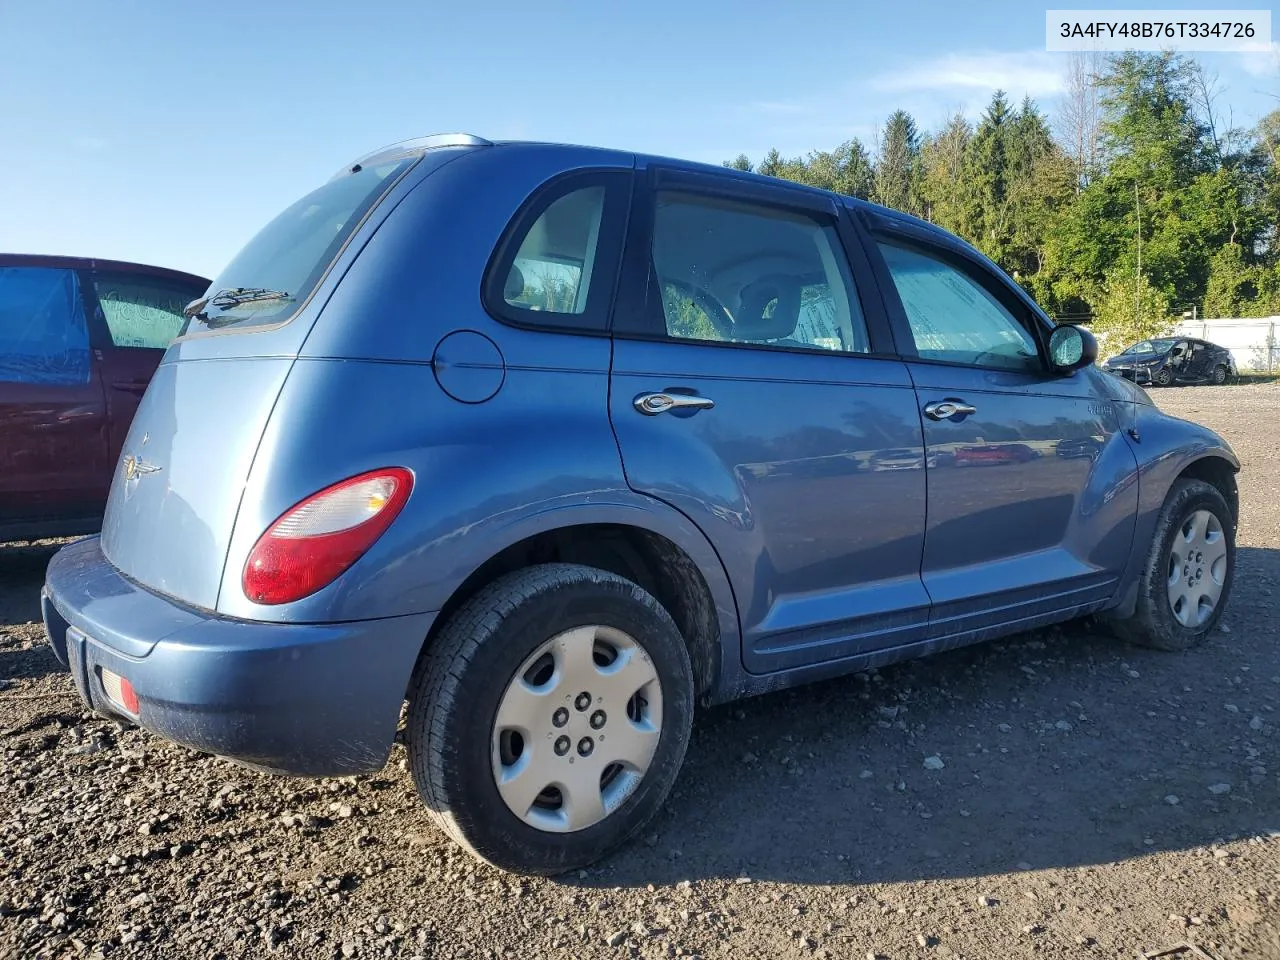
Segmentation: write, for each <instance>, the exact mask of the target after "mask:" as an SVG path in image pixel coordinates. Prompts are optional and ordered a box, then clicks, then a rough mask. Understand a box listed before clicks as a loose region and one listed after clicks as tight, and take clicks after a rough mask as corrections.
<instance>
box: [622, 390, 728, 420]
mask: <svg viewBox="0 0 1280 960" xmlns="http://www.w3.org/2000/svg"><path fill="white" fill-rule="evenodd" d="M715 405H716V402H715V401H714V400H712V399H711V398H710V397H692V396H689V395H688V394H686V393H642V394H640V396H638V397H636V398H635V400H633V401H632V406H634V407H635V408H636V409H637V410H639V411H640V412H641V413H643V414H644V415H645V416H646V417H656V416H657V415H658V414H660V413H666V412H667V411H668V410H710V409H711V408H712V407H714V406H715Z"/></svg>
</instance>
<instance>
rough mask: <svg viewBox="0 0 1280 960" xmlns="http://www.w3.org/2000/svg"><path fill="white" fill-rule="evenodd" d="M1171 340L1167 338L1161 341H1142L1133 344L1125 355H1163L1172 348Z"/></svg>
mask: <svg viewBox="0 0 1280 960" xmlns="http://www.w3.org/2000/svg"><path fill="white" fill-rule="evenodd" d="M1173 343H1174V341H1173V339H1172V338H1167V339H1163V340H1143V341H1142V342H1141V343H1135V344H1134V345H1133V346H1132V347H1130V348H1129V349H1128V350H1126V351H1125V353H1164V352H1165V351H1166V350H1168V349H1169V348H1170V347H1172V346H1173Z"/></svg>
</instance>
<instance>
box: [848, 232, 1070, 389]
mask: <svg viewBox="0 0 1280 960" xmlns="http://www.w3.org/2000/svg"><path fill="white" fill-rule="evenodd" d="M921 233H923V231H916V230H911V231H908V230H905V229H904V230H898V229H889V228H886V227H885V226H884V225H883V223H881V224H877V225H876V227H875V228H872V229H870V230H868V231H867V239H868V241H869V242H868V243H867V246H868V247H869V248H870V249H868V251H867V256H868V258H870V259H871V262H872V269H873V270H874V271H875V273H876V276H877V279H878V280H879V286H880V289H881V292H882V295H883V297H884V301H885V307H886V309H887V311H888V314H889V318H890V322H891V324H892V326H893V330H894V337H895V339H896V341H897V343H898V347H899V350H898V352H899V354H900V355H901V357H902V359H904V360H909V361H910V362H912V363H927V364H932V365H936V366H941V367H958V368H962V369H966V370H992V371H996V372H999V373H1005V374H1012V375H1015V376H1016V375H1022V376H1028V377H1036V378H1043V377H1047V376H1052V375H1054V371H1053V366H1052V364H1050V363H1049V356H1048V337H1049V332H1050V330H1049V327H1048V326H1047V325H1046V324H1045V322H1044V321H1043V319H1042V318H1041V317H1040V315H1039V313H1038V311H1037V310H1032V309H1030V308H1029V307H1028V305H1027V302H1026V301H1025V300H1024V298H1023V296H1022V295H1021V294H1020V293H1019V292H1016V291H1014V290H1013V289H1012V288H1011V286H1010V281H1008V280H1005V279H1003V278H1002V277H1000V276H999V275H998V274H997V272H996V271H994V270H993V269H992V268H991V267H990V266H988V265H987V264H985V263H983V262H982V261H981V260H979V259H977V258H976V257H974V256H971V255H969V254H968V253H966V252H963V251H961V250H959V249H956V248H953V246H952V245H950V244H945V243H942V242H935V241H933V240H932V239H925V238H924V237H922V236H921V235H920V234H921ZM881 243H887V244H890V245H893V246H898V247H903V248H905V249H907V250H912V251H914V252H916V253H919V254H921V255H922V256H926V257H930V258H932V259H935V260H938V261H940V262H942V263H943V264H945V265H947V266H949V267H951V268H952V269H953V270H955V271H957V272H958V273H961V274H963V275H964V276H965V277H967V278H968V279H969V280H970V281H971V282H973V283H974V284H976V285H977V286H978V287H980V288H981V289H983V290H984V291H986V293H988V294H989V295H990V296H991V297H992V298H993V299H994V300H995V301H996V302H997V303H998V304H999V305H1000V306H1002V307H1004V309H1005V310H1006V311H1007V312H1008V313H1009V315H1010V316H1012V317H1013V319H1014V321H1015V322H1016V323H1018V324H1019V325H1020V326H1021V327H1022V329H1023V330H1025V331H1026V332H1027V333H1028V334H1030V335H1031V339H1032V340H1033V341H1034V342H1035V344H1036V355H1037V357H1038V358H1039V366H1038V367H1037V368H1036V369H1030V368H1028V369H1021V368H1016V367H1001V366H992V365H989V364H981V363H964V362H962V361H958V360H939V359H936V358H934V357H925V356H921V355H920V352H919V348H918V347H917V346H916V340H915V333H914V332H913V331H912V329H911V322H910V320H909V319H908V317H907V311H906V308H905V307H904V306H903V304H902V297H901V296H900V295H899V293H898V286H897V284H896V283H895V282H894V279H893V274H892V273H891V271H890V270H889V265H888V263H886V262H885V259H884V255H883V254H882V253H881V252H880V247H879V245H880V244H881Z"/></svg>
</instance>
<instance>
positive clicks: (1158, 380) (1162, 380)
mask: <svg viewBox="0 0 1280 960" xmlns="http://www.w3.org/2000/svg"><path fill="white" fill-rule="evenodd" d="M1153 382H1154V383H1155V385H1156V386H1157V387H1167V386H1169V384H1171V383H1173V371H1172V370H1170V369H1169V368H1168V367H1165V368H1164V369H1163V370H1161V371H1160V372H1159V373H1157V374H1156V375H1155V379H1154V380H1153Z"/></svg>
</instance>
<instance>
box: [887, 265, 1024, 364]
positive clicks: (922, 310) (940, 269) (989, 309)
mask: <svg viewBox="0 0 1280 960" xmlns="http://www.w3.org/2000/svg"><path fill="white" fill-rule="evenodd" d="M880 252H881V253H882V254H883V256H884V259H885V263H886V265H887V266H888V268H889V273H890V275H891V276H892V277H893V283H894V286H895V287H896V288H897V291H898V296H899V298H900V299H901V300H902V309H903V310H904V311H905V312H906V315H907V323H908V324H909V325H910V327H911V334H912V336H913V337H914V338H915V345H916V352H917V353H918V354H919V356H920V357H921V358H922V359H925V360H941V361H945V362H948V363H963V364H970V365H973V366H981V367H996V368H999V369H1006V370H1039V369H1041V367H1042V364H1041V362H1040V353H1039V350H1038V348H1037V346H1036V341H1035V338H1034V337H1033V336H1032V335H1031V332H1030V331H1028V330H1027V329H1026V328H1025V327H1024V326H1023V325H1022V324H1020V323H1019V322H1018V320H1017V318H1016V317H1014V315H1013V314H1012V313H1010V312H1009V311H1008V310H1007V309H1006V308H1005V307H1004V305H1003V304H1001V303H1000V301H999V300H997V299H996V298H995V297H994V296H992V295H991V293H989V292H988V291H987V289H986V288H985V287H983V286H982V285H981V284H980V283H978V282H977V281H976V280H974V279H973V278H972V277H970V276H969V275H968V274H966V273H963V272H961V271H960V270H958V269H956V268H955V267H953V266H951V265H950V264H948V263H947V262H945V261H944V260H941V259H939V258H936V257H933V256H930V255H929V254H926V253H922V252H920V251H918V250H914V249H911V248H908V247H902V246H898V245H896V244H891V243H881V244H880Z"/></svg>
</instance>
